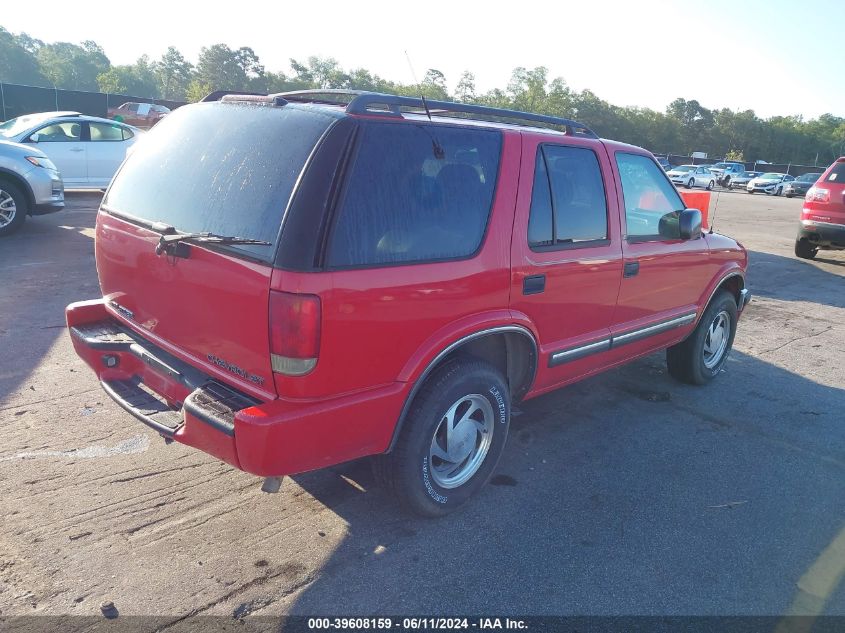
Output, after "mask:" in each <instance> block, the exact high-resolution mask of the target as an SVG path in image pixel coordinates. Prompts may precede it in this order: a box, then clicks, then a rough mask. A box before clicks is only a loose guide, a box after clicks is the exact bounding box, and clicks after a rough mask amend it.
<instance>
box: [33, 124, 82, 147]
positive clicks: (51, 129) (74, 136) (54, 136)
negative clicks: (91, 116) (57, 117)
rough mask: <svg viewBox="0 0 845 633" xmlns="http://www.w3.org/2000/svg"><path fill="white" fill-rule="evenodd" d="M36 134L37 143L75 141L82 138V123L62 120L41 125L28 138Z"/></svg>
mask: <svg viewBox="0 0 845 633" xmlns="http://www.w3.org/2000/svg"><path fill="white" fill-rule="evenodd" d="M36 134H37V135H38V142H39V143H76V142H77V141H80V140H82V125H81V124H79V123H77V122H75V121H63V122H61V123H53V124H51V125H47V126H45V127H42V128H41V129H40V130H37V131H36V132H35V133H34V134H33V135H32V136H31V137H30V138H32V137H34V136H35V135H36ZM33 140H34V139H33Z"/></svg>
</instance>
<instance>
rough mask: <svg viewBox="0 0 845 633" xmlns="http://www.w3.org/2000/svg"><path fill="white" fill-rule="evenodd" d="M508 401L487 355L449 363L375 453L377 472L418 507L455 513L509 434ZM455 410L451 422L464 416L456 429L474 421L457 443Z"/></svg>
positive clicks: (489, 470) (425, 512) (429, 512)
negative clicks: (386, 446) (451, 437)
mask: <svg viewBox="0 0 845 633" xmlns="http://www.w3.org/2000/svg"><path fill="white" fill-rule="evenodd" d="M510 405H511V403H510V393H509V392H508V386H507V383H506V382H505V379H504V377H503V376H502V374H501V373H500V372H499V371H498V370H497V369H496V368H495V367H493V366H492V365H490V364H489V363H486V362H484V361H480V360H475V359H472V358H464V359H458V360H455V361H451V362H449V363H447V364H445V365H444V366H442V367H440V368H439V369H437V370H435V372H434V373H433V374H432V375H431V377H429V378H428V379H427V380H426V382H425V384H424V385H423V387H422V388H421V389H420V391H419V393H418V394H417V395H416V397H415V398H414V401H413V403H412V405H411V409H410V411H409V412H408V417H407V418H406V419H405V423H404V424H403V426H402V429H401V431H400V433H399V438H398V439H397V442H396V446H395V447H394V449H393V451H392V452H390V453H387V454H385V455H378V456H376V457H374V458H373V472H374V474H375V475H376V478H377V479H378V480H379V481H381V482H382V483H383V484H384V485H385V487H386V488H387V489H388V490H389V491H390V492H391V493H392V494H393V495H394V496H395V497H396V498H397V500H398V501H399V502H400V503H401V504H402V505H403V506H404V507H405V509H407V510H409V511H411V512H413V513H415V514H419V515H422V516H426V517H440V516H445V515H447V514H449V513H450V512H452V511H454V510H455V509H457V508H458V507H460V506H461V505H463V504H464V503H465V502H466V501H467V500H468V499H469V498H470V497H472V496H473V495H474V494H475V493H476V492H478V490H479V489H480V488H481V487H482V486H484V484H485V483H487V480H488V479H490V476H491V475H492V474H493V470H494V469H495V468H496V464H497V463H498V461H499V457H500V456H501V454H502V451H503V450H504V448H505V443H506V441H507V435H508V427H509V426H510ZM450 413H451V414H452V417H451V420H452V421H453V422H454V420H455V419H457V418H461V419H460V421H459V423H458V424H457V425H454V426H452V427H450V428H451V429H452V433H455V432H457V431H458V429H459V428H461V424H464V425H470V426H464V427H463V428H464V430H463V431H460V432H459V437H458V441H457V442H455V448H453V449H451V450H450V446H449V442H448V440H447V437H446V433H447V427H449V422H450V416H449V414H450ZM467 414H470V416H471V421H470V420H466V419H465V417H464V416H466V415H467ZM451 451H456V452H457V454H456V455H454V456H450V455H449V453H450V452H451ZM467 451H468V452H467ZM465 452H467V454H466V456H464V453H465ZM451 460H454V461H451ZM456 464H457V467H455V468H452V467H454V466H455V465H456Z"/></svg>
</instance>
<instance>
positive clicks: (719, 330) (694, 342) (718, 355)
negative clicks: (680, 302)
mask: <svg viewBox="0 0 845 633" xmlns="http://www.w3.org/2000/svg"><path fill="white" fill-rule="evenodd" d="M736 322H737V309H736V299H735V298H734V296H733V295H732V294H731V293H730V292H727V291H726V290H720V291H719V292H718V293H717V294H716V295H715V296H714V297H713V300H712V301H711V302H710V305H709V306H707V309H706V310H705V311H704V315H703V316H702V317H701V320H700V321H699V322H698V325H697V326H696V328H695V330H693V332H692V334H690V335H689V336H688V337H687V339H686V340H684V341H682V342H680V343H678V344H677V345H673V346H672V347H670V348H668V349H667V350H666V364H667V365H668V368H669V373H670V374H671V375H672V377H673V378H676V379H677V380H680V381H681V382H685V383H688V384H691V385H703V384H705V383H707V382H710V381H711V380H713V378H715V377H716V375H717V374H718V373H719V372H720V371H721V369H722V366H723V365H724V364H725V361H726V360H727V359H728V353H729V352H730V351H731V347H733V342H734V335H735V334H736Z"/></svg>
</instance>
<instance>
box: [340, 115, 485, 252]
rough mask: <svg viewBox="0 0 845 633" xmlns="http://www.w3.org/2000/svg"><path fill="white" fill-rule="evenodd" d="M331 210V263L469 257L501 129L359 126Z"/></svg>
mask: <svg viewBox="0 0 845 633" xmlns="http://www.w3.org/2000/svg"><path fill="white" fill-rule="evenodd" d="M362 132H363V133H362V135H361V138H360V140H359V142H358V147H357V150H356V156H355V158H354V162H353V165H352V168H351V170H350V173H349V175H348V177H347V181H346V187H345V191H344V193H343V196H342V201H341V203H340V205H339V208H338V209H337V212H336V217H335V222H334V227H333V232H332V235H331V238H330V242H329V248H328V259H327V261H328V265H329V266H331V267H339V268H345V267H354V266H374V265H391V264H399V263H410V262H424V261H437V260H446V259H457V258H463V257H469V256H471V255H472V254H473V253H475V252H476V251H477V250H478V248H479V246H480V245H481V239H482V238H483V236H484V232H485V229H486V227H487V219H488V217H489V215H490V208H491V206H492V203H493V192H494V190H495V185H496V176H497V173H498V168H499V155H500V153H501V147H502V135H501V133H500V132H497V131H493V130H475V129H465V128H457V127H446V126H437V125H426V124H391V123H370V124H367V125H365V126H364V128H363V130H362Z"/></svg>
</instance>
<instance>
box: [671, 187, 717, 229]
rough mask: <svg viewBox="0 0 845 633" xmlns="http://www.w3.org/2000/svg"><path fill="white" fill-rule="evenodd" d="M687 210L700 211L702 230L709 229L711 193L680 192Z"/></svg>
mask: <svg viewBox="0 0 845 633" xmlns="http://www.w3.org/2000/svg"><path fill="white" fill-rule="evenodd" d="M678 193H680V194H681V198H683V200H684V204H685V205H686V207H687V209H698V210H699V211H701V228H702V229H705V228H709V227H710V224H709V222H708V216H709V212H710V192H709V191H679V192H678Z"/></svg>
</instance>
